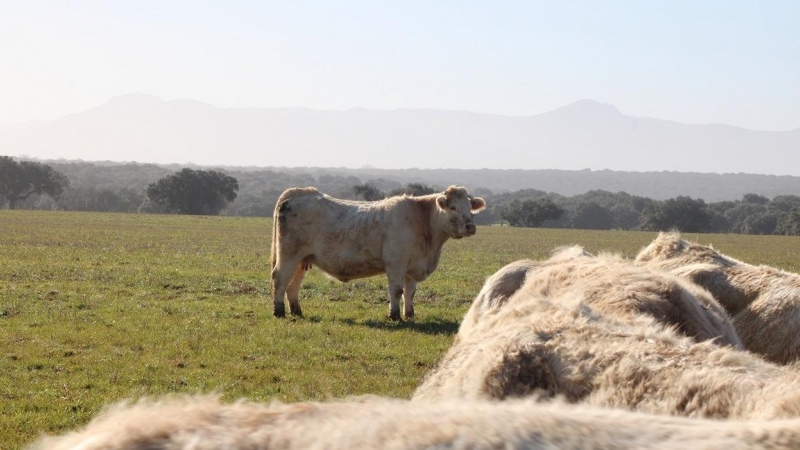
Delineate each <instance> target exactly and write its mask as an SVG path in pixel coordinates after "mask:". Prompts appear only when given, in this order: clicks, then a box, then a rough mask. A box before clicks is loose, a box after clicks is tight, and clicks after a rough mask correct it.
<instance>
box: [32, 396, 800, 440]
mask: <svg viewBox="0 0 800 450" xmlns="http://www.w3.org/2000/svg"><path fill="white" fill-rule="evenodd" d="M798 447H800V420H778V421H769V422H767V421H760V422H759V421H753V422H717V421H710V420H697V419H686V418H678V417H668V416H656V415H647V414H641V413H632V412H626V411H620V410H613V409H601V408H593V407H589V406H577V405H566V404H563V403H560V402H551V403H547V404H543V403H537V402H536V401H533V400H518V401H507V402H487V401H465V400H450V401H443V402H437V403H425V402H409V401H401V400H386V399H380V398H371V399H364V400H361V401H350V402H342V403H328V404H325V403H299V404H293V405H282V404H273V405H269V406H267V405H259V404H255V403H245V402H240V403H236V404H230V405H224V404H220V403H219V402H217V401H216V400H215V399H213V398H208V397H195V398H178V399H171V400H164V401H161V402H150V401H143V402H140V403H138V404H135V405H126V404H122V405H117V406H116V407H114V408H111V409H110V410H107V411H106V412H104V413H102V414H101V415H100V416H98V417H97V418H95V419H94V420H93V421H92V422H91V423H89V425H87V426H86V427H85V428H84V429H82V430H80V431H76V432H73V433H70V434H67V435H65V436H62V437H50V438H42V439H40V441H39V442H37V443H36V444H34V445H33V446H32V447H31V448H30V450H67V449H70V450H74V449H80V450H189V449H191V450H212V449H214V450H217V449H229V450H256V449H271V448H280V449H303V450H305V449H359V448H363V449H374V448H383V449H432V448H436V449H499V448H505V449H564V450H570V449H573V450H577V449H608V450H611V449H667V450H669V449H675V450H685V449H687V448H691V449H695V448H697V449H700V448H703V449H720V450H737V449H763V448H770V449H796V448H798Z"/></svg>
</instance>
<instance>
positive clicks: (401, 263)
mask: <svg viewBox="0 0 800 450" xmlns="http://www.w3.org/2000/svg"><path fill="white" fill-rule="evenodd" d="M485 206H486V203H485V202H484V201H483V199H482V198H480V197H471V196H470V195H469V193H468V192H467V190H466V189H465V188H463V187H456V186H450V187H449V188H447V189H446V190H445V191H444V192H442V193H441V194H431V195H426V196H421V197H409V196H399V197H391V198H388V199H385V200H380V201H376V202H360V201H350V200H340V199H336V198H333V197H330V196H328V195H325V194H322V193H320V192H319V191H317V190H316V189H315V188H312V187H309V188H292V189H287V190H286V191H284V192H283V194H281V196H280V198H279V199H278V203H277V205H276V206H275V213H274V216H273V217H274V222H273V233H272V295H273V308H274V309H273V314H274V315H275V316H276V317H284V316H285V315H286V312H285V307H284V296H286V298H287V299H288V301H289V309H290V311H291V313H292V314H293V315H297V316H302V315H303V313H302V310H301V309H300V302H299V299H298V294H299V291H300V283H301V282H302V280H303V277H304V276H305V272H306V271H307V270H308V269H310V268H311V267H312V266H314V265H316V266H317V267H319V268H320V269H321V270H322V271H323V272H325V273H326V274H328V275H330V276H332V277H334V278H336V279H338V280H340V281H349V280H352V279H355V278H364V277H369V276H373V275H378V274H381V273H385V274H386V276H387V278H388V280H389V302H390V306H389V318H391V319H392V320H400V297H401V296H402V297H403V313H404V315H405V317H406V318H407V319H408V318H411V317H413V316H414V303H413V300H414V292H415V291H416V286H417V283H418V282H420V281H422V280H424V279H426V278H428V276H429V275H430V274H431V273H433V271H434V270H436V266H437V265H438V264H439V256H440V255H441V253H442V246H443V245H444V243H445V242H447V240H448V239H450V238H455V239H461V238H463V237H468V236H472V235H474V234H475V232H476V228H475V222H474V221H473V220H472V215H473V214H474V213H477V212H478V211H481V210H482V209H483V208H485Z"/></svg>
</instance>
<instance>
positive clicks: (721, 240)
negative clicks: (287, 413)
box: [0, 210, 800, 449]
mask: <svg viewBox="0 0 800 450" xmlns="http://www.w3.org/2000/svg"><path fill="white" fill-rule="evenodd" d="M271 234H272V233H271V220H270V219H259V218H237V217H192V216H174V215H135V214H104V213H68V212H43V211H8V210H3V211H0V448H2V449H16V448H21V447H23V446H25V445H26V444H28V443H30V442H31V441H32V440H34V439H35V438H36V437H37V435H39V433H42V432H44V433H59V432H63V431H65V430H68V429H73V428H75V427H78V426H80V425H82V424H84V423H86V422H87V421H88V420H89V419H90V418H91V417H92V416H93V415H94V414H96V413H97V412H98V411H99V410H100V409H101V408H102V407H103V406H104V405H108V404H110V403H114V402H118V401H120V400H123V399H136V398H139V397H142V396H159V395H163V394H170V393H216V394H218V395H219V396H221V397H222V398H223V399H224V400H226V401H233V400H236V399H239V398H248V399H251V400H257V401H271V400H278V401H282V402H294V401H300V400H327V399H333V398H342V397H348V396H353V395H361V394H378V395H383V396H390V397H398V398H407V397H409V396H410V395H411V393H412V392H413V390H414V388H415V387H416V386H417V384H418V383H419V382H420V380H421V379H422V378H423V376H424V375H425V374H426V373H427V372H428V371H429V370H430V369H431V368H432V367H433V366H434V364H435V363H436V361H437V359H438V358H439V357H440V356H441V354H442V353H443V352H444V351H445V350H446V349H447V347H448V346H449V345H450V343H451V342H452V338H453V335H454V333H455V332H456V330H457V328H458V324H459V321H460V319H461V317H462V316H463V314H464V312H465V311H466V309H467V308H468V307H469V304H470V302H471V300H472V298H473V297H474V296H475V294H476V293H477V292H478V290H479V289H480V287H481V285H482V284H483V281H484V280H485V278H486V277H487V276H488V275H490V274H491V273H493V272H494V271H495V270H497V269H498V268H500V267H502V266H503V265H505V264H507V263H509V262H511V261H513V260H516V259H520V258H532V259H543V258H545V257H546V256H547V255H548V254H549V253H550V251H551V250H552V249H554V248H555V247H559V246H564V245H572V244H580V245H583V246H584V247H585V248H586V249H587V250H588V251H590V252H598V251H601V250H608V251H612V252H619V253H622V254H623V255H625V256H628V257H632V256H634V255H635V254H636V252H637V251H638V250H639V249H640V248H641V247H642V246H643V245H645V244H647V243H648V242H650V240H652V238H653V237H655V233H643V232H625V231H603V232H599V231H577V230H550V229H518V228H516V229H515V228H507V227H481V228H479V230H478V234H477V235H476V236H475V237H472V238H468V239H463V240H460V241H450V242H448V243H447V244H446V245H445V248H444V254H443V255H442V259H441V264H440V266H439V268H438V270H437V271H436V272H435V273H434V274H433V275H432V276H431V278H430V279H429V280H427V281H425V282H423V283H421V284H420V285H419V289H418V291H417V299H416V302H415V304H416V308H415V309H416V313H417V318H416V320H414V321H409V322H405V323H393V322H390V321H389V320H388V319H387V318H386V316H387V313H388V301H387V295H386V292H385V285H386V279H385V277H383V276H379V277H374V278H369V279H364V280H357V281H353V282H350V283H344V284H343V283H338V282H335V281H332V280H330V279H328V278H326V277H324V276H323V275H322V274H321V273H320V272H319V271H317V270H312V271H311V272H310V273H309V275H308V276H307V277H306V280H305V283H304V285H303V289H302V291H301V295H302V297H301V303H302V305H303V311H304V312H305V314H306V317H305V318H304V319H293V318H288V319H285V320H279V319H275V318H273V317H272V315H271V312H272V304H271V298H270V287H269V257H270V255H269V248H270V238H271ZM685 237H686V238H688V239H690V240H697V241H699V242H701V243H704V244H707V243H713V244H714V245H715V247H716V248H718V249H720V250H721V251H723V252H725V253H728V254H730V255H732V256H734V257H737V258H741V259H744V260H746V261H749V262H753V263H765V264H771V265H774V266H778V267H781V268H783V269H787V270H791V271H800V256H799V255H800V238H797V237H780V236H740V235H695V234H691V235H685Z"/></svg>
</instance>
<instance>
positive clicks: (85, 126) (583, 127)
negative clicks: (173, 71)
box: [0, 94, 800, 175]
mask: <svg viewBox="0 0 800 450" xmlns="http://www.w3.org/2000/svg"><path fill="white" fill-rule="evenodd" d="M0 154H5V155H12V156H22V155H25V156H31V157H35V158H40V159H59V158H64V159H83V160H85V161H103V160H111V161H137V162H145V163H147V162H151V163H159V164H169V163H178V164H184V163H194V164H197V165H209V166H243V167H246V166H250V167H254V166H255V167H268V166H271V167H301V166H305V167H351V168H358V167H376V168H385V169H401V168H421V169H433V168H452V169H480V168H490V169H562V170H581V169H592V170H603V169H610V170H615V171H635V172H648V171H656V172H658V171H678V172H706V173H756V174H775V175H800V129H796V130H791V131H783V132H774V131H753V130H747V129H743V128H737V127H732V126H727V125H716V124H715V125H687V124H682V123H678V122H671V121H666V120H659V119H650V118H637V117H631V116H626V115H624V114H622V113H620V112H619V111H618V110H617V109H616V108H615V107H613V106H611V105H608V104H601V103H598V102H595V101H592V100H581V101H578V102H576V103H573V104H571V105H569V106H565V107H563V108H559V109H556V110H553V111H550V112H547V113H544V114H538V115H533V116H525V117H509V116H499V115H490V114H478V113H471V112H459V111H442V110H427V109H397V110H391V111H378V110H368V109H351V110H347V111H317V110H311V109H305V108H280V109H258V108H218V107H215V106H212V105H209V104H205V103H201V102H197V101H192V100H174V101H163V100H161V99H159V98H157V97H153V96H149V95H141V94H134V95H126V96H121V97H115V98H113V99H111V101H109V102H108V103H106V104H104V105H101V106H98V107H95V108H91V109H88V110H86V111H82V112H79V113H75V114H70V115H67V116H65V117H62V118H60V119H56V120H52V121H46V122H44V121H38V122H27V123H23V124H17V125H9V126H5V127H0Z"/></svg>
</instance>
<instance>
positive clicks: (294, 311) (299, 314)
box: [289, 306, 303, 317]
mask: <svg viewBox="0 0 800 450" xmlns="http://www.w3.org/2000/svg"><path fill="white" fill-rule="evenodd" d="M289 311H290V312H291V313H292V315H293V316H297V317H303V310H302V309H300V307H299V306H298V307H297V308H294V307H292V306H289Z"/></svg>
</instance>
